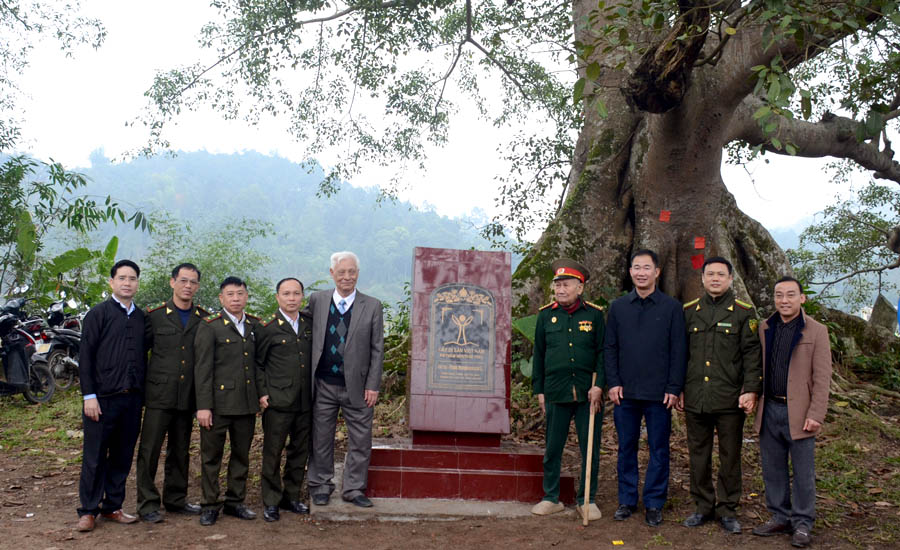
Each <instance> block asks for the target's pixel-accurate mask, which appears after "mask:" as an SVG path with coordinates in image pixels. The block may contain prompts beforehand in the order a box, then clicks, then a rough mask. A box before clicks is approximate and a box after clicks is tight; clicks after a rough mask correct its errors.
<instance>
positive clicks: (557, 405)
mask: <svg viewBox="0 0 900 550" xmlns="http://www.w3.org/2000/svg"><path fill="white" fill-rule="evenodd" d="M589 276H590V274H589V273H588V270H587V269H586V268H585V267H584V266H583V265H581V264H579V263H578V262H575V261H573V260H569V259H565V258H564V259H560V260H557V261H555V262H553V292H554V294H555V297H556V301H554V302H551V303H550V304H547V305H546V306H544V307H542V308H541V311H540V312H539V313H538V320H537V327H536V328H535V335H534V369H533V373H532V379H531V380H532V385H533V391H534V394H535V395H536V396H537V398H538V402H539V403H540V405H541V411H542V412H544V413H545V414H546V416H547V439H546V449H545V451H544V498H543V500H541V502H539V503H537V504H535V505H534V507H533V508H532V509H531V513H533V514H536V515H540V516H543V515H549V514H554V513H556V512H561V511H562V510H564V509H565V507H564V506H563V505H562V503H560V502H559V474H560V462H561V459H562V453H563V449H564V448H565V446H566V440H567V439H568V436H569V426H570V425H571V423H572V419H573V418H574V419H575V432H576V433H577V435H578V445H579V447H580V448H581V481H580V483H579V484H578V487H577V488H576V497H575V502H576V507H575V509H576V510H577V511H578V513H579V514H580V515H581V517H582V518H583V519H585V520H593V519H600V509H599V508H597V505H596V504H595V503H594V494H595V493H596V491H597V467H598V459H599V448H600V426H601V424H602V418H603V406H602V401H601V400H602V396H603V389H602V388H603V386H604V384H605V379H606V377H605V374H604V370H603V338H604V332H605V328H606V324H605V322H604V320H603V311H602V310H603V308H601V307H600V306H597V305H595V304H592V303H590V302H587V301H585V300H583V299H582V298H581V294H582V292H583V291H584V283H585V282H587V280H588V277H589ZM598 411H599V412H600V418H598V419H596V421H595V422H593V423H591V422H590V420H591V416H592V415H593V414H595V413H596V412H598ZM589 424H593V434H590V435H589V433H588V426H589ZM591 436H592V437H591ZM588 440H590V441H591V443H592V449H590V451H589V450H588ZM587 456H590V457H591V463H590V467H589V468H588V464H587ZM585 477H589V480H586V479H585ZM586 485H587V491H585V489H586V487H585V486H586ZM585 492H587V495H585Z"/></svg>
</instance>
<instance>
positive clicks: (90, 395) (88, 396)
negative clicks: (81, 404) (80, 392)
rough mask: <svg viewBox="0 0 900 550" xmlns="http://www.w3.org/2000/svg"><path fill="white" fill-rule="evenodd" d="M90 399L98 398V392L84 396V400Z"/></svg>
mask: <svg viewBox="0 0 900 550" xmlns="http://www.w3.org/2000/svg"><path fill="white" fill-rule="evenodd" d="M88 399H97V394H96V393H89V394H87V395H85V396H84V400H85V401H87V400H88Z"/></svg>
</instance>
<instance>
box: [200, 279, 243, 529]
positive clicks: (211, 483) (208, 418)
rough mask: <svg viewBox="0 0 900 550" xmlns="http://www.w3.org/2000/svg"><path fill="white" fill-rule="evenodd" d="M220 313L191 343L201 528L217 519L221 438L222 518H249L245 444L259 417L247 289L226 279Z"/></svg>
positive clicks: (240, 283) (214, 316) (223, 283)
mask: <svg viewBox="0 0 900 550" xmlns="http://www.w3.org/2000/svg"><path fill="white" fill-rule="evenodd" d="M219 290H220V292H219V302H221V304H222V307H223V308H224V311H222V312H221V313H218V314H216V315H213V316H211V317H207V318H206V322H205V323H203V324H201V325H200V328H198V329H197V338H196V340H195V342H194V355H195V357H194V380H195V382H196V387H197V422H198V423H199V424H200V428H201V429H200V461H201V470H202V472H201V473H202V477H201V483H200V486H201V488H202V489H203V503H202V504H203V511H202V512H201V513H200V525H212V524H214V523H215V522H216V519H218V517H219V507H220V505H221V502H220V501H219V470H220V468H221V466H222V454H223V453H224V451H225V436H226V434H227V436H228V438H229V439H230V441H231V459H230V460H229V461H228V490H227V491H226V492H225V513H226V514H228V515H230V516H235V517H238V518H241V519H254V518H256V513H255V512H253V511H252V510H250V509H249V508H247V507H246V506H245V505H244V497H245V496H246V495H247V472H248V471H249V468H250V443H251V442H252V441H253V430H254V428H255V426H256V413H257V412H259V397H258V396H257V393H256V353H255V345H256V337H255V331H256V330H257V329H258V322H259V319H257V318H255V317H251V316H250V315H247V314H246V313H244V307H245V306H246V305H247V285H246V284H245V283H244V281H242V280H240V279H238V278H237V277H227V278H225V280H224V281H222V284H221V285H219Z"/></svg>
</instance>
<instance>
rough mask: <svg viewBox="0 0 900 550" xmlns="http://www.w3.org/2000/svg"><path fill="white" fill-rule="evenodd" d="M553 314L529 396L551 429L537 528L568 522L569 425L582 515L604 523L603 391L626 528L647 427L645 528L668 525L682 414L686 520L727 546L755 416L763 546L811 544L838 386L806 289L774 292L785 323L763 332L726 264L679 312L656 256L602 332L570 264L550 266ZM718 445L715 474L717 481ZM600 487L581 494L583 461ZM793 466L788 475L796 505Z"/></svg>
mask: <svg viewBox="0 0 900 550" xmlns="http://www.w3.org/2000/svg"><path fill="white" fill-rule="evenodd" d="M552 269H553V290H554V294H555V301H554V302H552V303H550V304H548V305H547V306H544V307H543V308H541V311H540V312H539V314H538V320H537V327H536V330H535V343H534V363H533V364H534V369H533V380H532V381H533V391H534V393H535V394H536V395H537V397H538V401H539V403H540V406H541V410H542V411H545V414H546V423H547V435H546V450H545V454H544V498H543V500H542V501H541V502H539V503H538V504H536V505H535V506H534V507H533V508H532V512H533V513H535V514H538V515H546V514H552V513H555V512H558V511H561V510H563V509H564V507H563V505H562V504H561V503H560V502H559V476H560V459H561V456H562V450H563V448H564V446H565V442H566V438H567V437H568V433H569V426H570V423H571V421H572V419H573V418H574V420H575V429H576V434H577V436H578V442H579V445H580V447H581V453H582V477H581V480H580V482H579V483H578V488H577V491H576V510H577V512H578V513H579V514H580V515H581V516H582V517H583V518H585V519H587V520H593V519H599V518H600V517H601V513H600V510H599V508H598V507H597V506H596V504H595V503H594V499H595V494H596V491H597V473H596V472H597V464H598V463H597V459H598V454H599V448H600V425H601V423H600V422H596V423H595V424H594V426H595V428H594V434H593V438H592V441H593V448H592V449H591V450H590V453H589V452H588V449H587V441H588V433H587V430H588V428H587V426H588V425H589V422H588V420H589V418H590V415H591V414H596V413H597V412H599V413H600V414H601V418H602V414H603V395H604V391H603V388H607V391H606V395H607V396H608V399H609V401H611V402H612V403H613V404H614V405H615V409H614V411H613V420H614V424H615V428H616V433H617V436H618V445H619V448H618V457H617V469H616V472H617V477H618V507H617V509H616V511H615V514H614V516H613V519H615V520H618V521H624V520H626V519H628V518H629V517H630V516H631V515H632V514H633V513H634V512H635V511H636V510H637V505H638V485H639V472H638V460H637V457H638V453H637V451H638V443H639V440H640V435H641V423H642V420H643V422H644V424H645V426H646V433H647V446H648V449H649V461H648V464H647V471H646V474H645V478H644V484H643V492H642V501H643V505H644V518H645V522H646V523H647V524H648V525H650V526H658V525H660V524H661V523H662V509H663V507H664V505H665V503H666V498H667V494H668V482H669V439H670V435H671V426H672V409H676V410H679V411H683V412H684V415H685V425H686V428H687V442H688V450H689V454H690V477H691V484H690V493H691V498H692V499H693V501H694V503H695V512H694V513H693V514H691V515H690V516H689V517H688V518H687V519H685V520H684V522H683V525H685V526H686V527H697V526H700V525H703V524H704V523H706V522H708V521H711V520H714V519H718V521H719V523H720V525H721V526H722V528H723V529H724V530H725V531H727V532H728V533H733V534H739V533H741V530H742V528H741V525H740V523H739V521H738V519H737V507H738V504H739V502H740V497H741V491H742V487H741V481H742V477H741V446H742V442H743V427H744V421H745V419H746V416H747V415H748V414H750V413H751V412H753V411H754V409H756V407H757V404H758V405H759V411H758V412H757V413H756V419H755V423H754V428H755V430H756V432H757V433H758V434H759V438H760V457H761V462H762V470H763V480H764V483H765V489H766V491H765V493H766V505H767V507H768V509H769V511H770V512H771V514H772V517H771V519H770V520H769V521H767V522H766V523H764V524H762V525H759V526H757V527H756V528H754V529H753V533H754V534H755V535H760V536H769V535H776V534H780V533H786V534H791V535H792V539H791V543H792V544H793V546H795V547H806V546H809V544H810V543H811V537H810V532H811V530H812V525H813V522H814V520H815V470H814V461H813V454H814V449H815V435H816V434H817V433H818V432H819V431H820V429H821V427H822V423H823V422H824V418H825V412H826V409H827V404H828V394H829V385H830V380H831V369H832V366H831V348H830V344H829V339H828V331H827V329H826V327H825V326H824V325H822V324H820V323H818V322H816V321H815V320H813V319H812V318H810V317H809V316H807V315H806V314H805V313H804V312H803V310H802V304H803V302H805V300H806V297H805V294H804V293H803V289H802V287H801V285H800V283H799V282H798V281H797V280H796V279H794V278H792V277H782V278H781V279H779V280H778V282H777V283H776V284H775V288H774V296H775V307H776V310H777V311H776V313H775V314H773V315H772V316H771V317H769V318H768V319H766V320H764V321H763V322H762V323H759V322H758V320H757V319H756V316H755V314H754V313H753V307H752V305H750V304H748V303H746V302H742V301H741V300H738V299H736V297H735V295H734V290H733V289H732V282H733V279H734V277H733V267H732V264H731V262H729V261H728V260H727V259H725V258H722V257H711V258H708V259H707V260H706V261H705V262H704V264H703V266H702V269H701V282H702V284H703V289H704V294H703V296H702V297H700V298H698V299H696V300H693V301H691V302H688V303H686V304H684V305H683V306H682V305H681V304H679V303H678V302H677V301H676V300H675V299H673V298H671V297H669V296H667V295H666V294H664V293H662V292H661V291H660V290H659V289H658V288H657V279H658V277H659V275H660V268H659V259H658V257H657V255H656V253H655V252H653V251H652V250H638V251H637V252H635V253H634V254H632V257H631V265H630V267H629V274H630V276H631V280H632V283H633V284H634V289H633V290H632V291H631V292H629V293H628V294H626V295H624V296H622V297H620V298H618V299H616V300H615V301H613V302H612V304H611V305H610V307H609V313H608V315H607V317H606V319H605V320H604V317H603V314H602V312H601V309H602V308H601V307H600V306H597V305H595V304H592V303H591V302H588V301H586V300H584V299H583V298H582V292H583V290H584V284H585V283H586V282H587V280H588V278H589V277H590V275H589V273H588V270H587V269H586V268H585V267H584V266H582V265H581V264H579V263H578V262H575V261H573V260H569V259H561V260H557V261H556V262H554V263H553V265H552ZM714 436H715V437H718V454H719V468H718V481H717V484H716V488H715V489H714V488H713V480H712V456H713V441H714ZM588 454H590V456H591V457H592V460H591V462H592V467H591V469H590V472H591V476H590V477H591V479H590V480H589V481H588V482H587V484H588V487H589V488H588V490H587V495H585V485H586V482H585V479H584V473H585V469H586V460H587V455H588ZM788 457H790V463H791V466H792V468H793V498H792V495H791V475H790V473H789V472H790V470H789V465H788Z"/></svg>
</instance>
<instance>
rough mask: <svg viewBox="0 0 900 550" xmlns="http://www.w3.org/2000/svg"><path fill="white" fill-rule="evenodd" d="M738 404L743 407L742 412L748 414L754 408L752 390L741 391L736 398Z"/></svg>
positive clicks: (754, 398)
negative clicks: (747, 391)
mask: <svg viewBox="0 0 900 550" xmlns="http://www.w3.org/2000/svg"><path fill="white" fill-rule="evenodd" d="M738 406H739V407H740V408H742V409H744V412H745V413H747V414H750V413H752V412H753V409H755V408H756V394H755V393H753V392H749V393H742V394H741V396H740V397H739V398H738Z"/></svg>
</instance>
